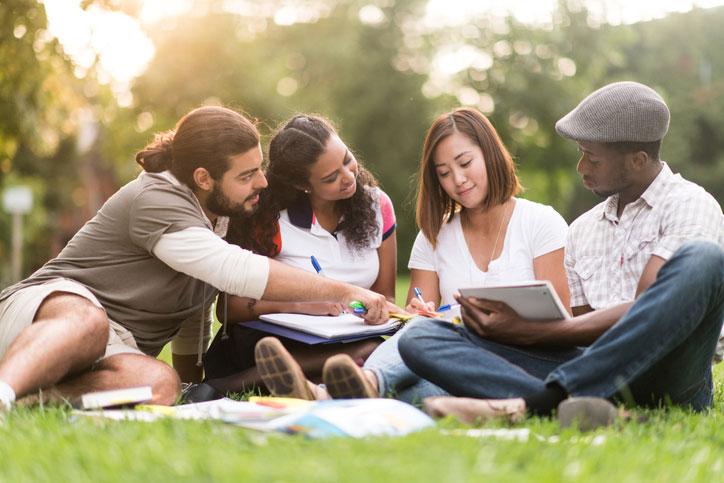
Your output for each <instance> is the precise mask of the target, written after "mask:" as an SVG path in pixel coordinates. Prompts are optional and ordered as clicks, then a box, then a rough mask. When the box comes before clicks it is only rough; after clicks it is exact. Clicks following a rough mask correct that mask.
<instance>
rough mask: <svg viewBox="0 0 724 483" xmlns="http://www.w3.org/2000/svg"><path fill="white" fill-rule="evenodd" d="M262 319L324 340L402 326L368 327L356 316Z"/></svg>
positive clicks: (393, 323) (271, 316)
mask: <svg viewBox="0 0 724 483" xmlns="http://www.w3.org/2000/svg"><path fill="white" fill-rule="evenodd" d="M260 319H261V320H263V321H264V322H268V323H270V324H275V325H280V326H282V327H286V328H289V329H293V330H296V331H299V332H305V333H307V334H312V335H315V336H318V337H322V338H324V339H345V338H350V337H355V338H361V337H365V336H373V335H382V334H387V333H389V332H390V331H392V330H394V329H395V328H397V327H398V326H399V325H400V321H399V320H396V319H390V320H389V321H387V322H385V323H384V324H380V325H367V324H365V322H364V320H363V319H362V318H361V317H357V316H356V315H354V314H342V315H338V316H324V315H303V314H265V315H262V316H260Z"/></svg>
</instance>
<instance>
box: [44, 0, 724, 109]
mask: <svg viewBox="0 0 724 483" xmlns="http://www.w3.org/2000/svg"><path fill="white" fill-rule="evenodd" d="M43 3H44V4H45V6H46V10H47V14H48V21H49V31H50V34H51V35H54V36H55V37H57V38H58V39H59V40H60V42H61V43H62V44H63V47H64V48H65V50H66V52H67V53H68V55H70V57H71V58H72V59H73V61H74V63H75V64H76V66H77V68H76V75H77V76H78V77H82V76H83V75H84V74H85V72H86V70H87V69H88V68H89V67H90V66H91V65H92V64H93V61H94V59H95V56H96V55H98V60H99V64H100V69H99V73H100V74H99V75H100V77H101V78H100V79H99V80H100V81H101V82H103V83H111V84H112V85H113V87H114V91H115V92H116V95H117V96H118V99H119V102H120V103H121V104H127V103H130V102H131V98H130V94H129V87H130V83H131V81H132V80H133V79H134V78H135V77H137V76H138V75H140V74H141V73H142V72H143V71H144V69H145V68H146V66H147V65H148V63H149V61H150V60H151V58H152V57H153V54H154V47H153V44H152V43H151V41H150V39H149V38H148V37H147V36H146V34H145V33H144V32H143V29H142V28H141V24H150V23H153V22H157V21H159V20H162V19H163V18H166V17H169V16H173V15H179V14H183V13H185V12H187V11H188V10H189V9H190V8H191V7H192V5H193V3H194V2H193V0H141V8H140V11H139V18H138V19H136V18H133V17H130V16H129V15H127V14H125V13H122V12H109V11H106V10H103V9H100V8H98V7H95V6H92V7H90V8H89V9H87V10H82V9H81V8H80V6H79V5H80V0H43ZM227 3H228V4H229V8H230V9H231V10H232V11H243V10H244V9H249V8H252V9H255V10H256V12H255V13H257V14H258V13H262V12H259V11H258V10H259V9H260V8H261V7H260V4H259V3H256V2H249V1H246V0H236V1H231V2H227ZM321 3H323V2H320V4H321ZM373 3H374V2H371V5H370V6H369V7H370V8H367V7H363V8H362V9H361V11H360V19H361V20H362V21H366V22H370V23H374V22H375V19H376V18H377V17H378V16H379V15H380V14H381V10H379V9H378V8H376V7H374V5H372V4H373ZM584 3H585V4H586V6H587V7H588V9H589V10H590V12H591V13H592V15H594V16H595V18H597V19H598V21H600V22H604V21H605V22H609V23H613V24H618V23H634V22H637V21H641V20H650V19H653V18H659V17H662V16H664V15H666V14H667V13H669V12H685V11H688V10H690V9H691V8H693V7H701V8H709V7H714V6H718V5H724V0H696V1H692V0H637V1H635V2H632V1H630V0H599V1H585V2H584ZM262 5H263V4H262ZM267 5H268V4H267ZM501 5H504V6H501ZM555 6H556V0H508V1H507V2H499V1H494V0H429V2H428V6H427V9H426V14H425V17H424V18H423V19H422V22H423V23H424V25H425V27H427V28H433V29H434V28H436V27H441V26H450V25H456V24H463V23H465V22H468V21H469V20H470V19H471V18H472V17H474V16H477V15H481V14H486V13H487V14H493V15H500V16H503V15H506V14H507V13H508V12H510V13H512V14H513V15H514V16H515V17H516V18H517V19H519V20H520V21H522V22H526V23H538V24H546V23H547V22H548V21H549V19H550V15H551V12H552V11H553V9H554V8H555ZM273 17H274V20H275V21H276V22H277V23H279V24H289V23H294V22H295V21H298V20H305V15H304V13H303V12H301V11H300V9H299V8H296V9H295V7H294V2H292V1H290V2H287V3H286V4H285V5H284V6H283V7H282V8H280V9H278V10H277V11H276V12H274V14H273ZM377 20H379V19H377ZM139 22H140V23H139ZM448 62H449V63H450V62H452V63H455V59H452V60H450V59H448ZM453 70H454V69H453Z"/></svg>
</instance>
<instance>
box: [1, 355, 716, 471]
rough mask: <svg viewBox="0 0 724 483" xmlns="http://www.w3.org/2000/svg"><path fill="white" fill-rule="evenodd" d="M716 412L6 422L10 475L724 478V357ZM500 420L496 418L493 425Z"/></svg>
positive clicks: (34, 415)
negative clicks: (561, 423)
mask: <svg viewBox="0 0 724 483" xmlns="http://www.w3.org/2000/svg"><path fill="white" fill-rule="evenodd" d="M716 373H717V374H716V379H717V386H718V389H717V399H716V405H715V408H714V409H713V410H712V411H711V412H709V413H707V414H691V413H688V412H685V411H681V410H678V409H671V410H657V411H650V412H647V414H648V415H649V416H650V419H649V420H648V421H647V422H646V423H627V424H623V425H621V426H620V427H617V428H609V429H603V430H598V431H595V432H592V433H580V432H578V431H576V430H572V429H567V430H564V431H561V430H560V428H559V427H558V425H557V424H556V423H555V422H553V421H549V420H542V419H530V420H528V421H526V422H525V423H522V424H518V425H516V426H515V427H526V428H530V430H531V437H530V438H529V440H528V441H527V442H517V441H500V440H494V439H480V438H472V437H468V436H457V435H450V434H445V433H446V432H449V430H451V429H458V428H463V426H460V425H458V424H456V423H453V422H452V421H443V422H441V423H439V424H438V427H437V428H435V429H430V430H426V431H423V432H420V433H415V434H411V435H408V436H406V437H400V438H370V439H365V440H354V439H331V440H317V441H311V440H305V439H303V438H301V437H296V436H295V437H291V436H284V435H277V434H271V435H267V434H260V433H256V432H253V431H248V430H243V429H240V428H236V427H234V426H229V425H225V424H223V423H211V422H191V421H174V420H165V421H160V422H155V423H140V422H126V423H122V422H113V421H96V420H90V419H82V418H81V419H78V418H74V417H72V416H71V415H70V414H69V413H68V412H67V411H65V410H63V409H50V410H48V409H46V410H39V409H36V410H15V411H14V412H13V413H11V414H10V415H9V417H8V420H7V421H6V422H5V424H4V425H0V455H2V460H1V462H0V481H68V480H72V481H91V480H92V481H138V480H143V481H171V480H173V481H217V480H226V481H360V482H368V481H435V482H437V481H484V480H485V479H487V478H490V481H496V482H498V481H503V482H505V481H520V480H526V481H544V482H545V481H587V482H588V481H592V482H598V481H600V482H605V483H610V482H613V481H615V482H619V481H662V482H668V481H670V482H680V481H702V482H712V481H722V475H723V474H724V431H722V427H724V394H722V382H723V381H724V365H722V364H720V365H719V366H718V367H717V368H716ZM494 426H495V425H491V427H494Z"/></svg>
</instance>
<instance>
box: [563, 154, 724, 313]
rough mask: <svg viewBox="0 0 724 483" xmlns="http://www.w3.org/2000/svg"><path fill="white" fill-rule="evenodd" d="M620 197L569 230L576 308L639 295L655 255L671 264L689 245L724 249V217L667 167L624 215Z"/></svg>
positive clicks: (569, 260) (568, 250)
mask: <svg viewBox="0 0 724 483" xmlns="http://www.w3.org/2000/svg"><path fill="white" fill-rule="evenodd" d="M617 209H618V195H613V196H610V197H609V198H607V199H606V200H605V201H603V202H602V203H600V204H598V205H596V206H595V207H594V208H592V209H591V210H589V211H587V212H586V213H584V214H583V215H581V216H580V217H578V218H577V219H576V220H575V221H574V222H573V223H572V224H571V226H570V228H569V230H568V241H567V245H566V257H565V266H566V273H567V275H568V284H569V286H570V289H571V306H572V307H578V306H583V305H590V306H591V307H592V308H593V309H602V308H606V307H611V306H614V305H618V304H621V303H625V302H630V301H632V300H634V298H635V297H636V287H637V285H638V282H639V278H641V274H642V273H643V270H644V267H645V266H646V263H647V262H648V261H649V258H651V255H656V256H658V257H661V258H663V259H665V260H668V259H669V258H670V257H671V255H672V254H673V253H674V252H675V251H676V250H677V249H678V248H679V247H680V246H681V245H682V244H683V243H684V242H686V241H690V240H709V241H712V242H715V243H718V244H719V246H724V216H723V215H722V210H721V207H720V206H719V203H717V201H716V200H715V199H714V197H713V196H711V195H710V194H709V193H707V192H706V191H705V190H704V189H703V188H702V187H701V186H699V185H697V184H694V183H692V182H690V181H687V180H685V179H684V178H682V177H681V175H679V174H674V173H672V172H671V169H670V168H669V167H668V165H666V163H664V167H663V169H662V170H661V172H660V173H659V175H658V176H657V177H656V179H654V181H653V182H652V183H651V184H650V185H649V187H648V188H647V189H646V191H644V193H643V194H642V195H641V197H640V198H639V199H637V200H636V201H634V202H633V203H629V204H628V205H626V207H625V208H624V210H623V213H621V216H620V217H619V216H618V215H617Z"/></svg>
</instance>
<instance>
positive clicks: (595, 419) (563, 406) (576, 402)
mask: <svg viewBox="0 0 724 483" xmlns="http://www.w3.org/2000/svg"><path fill="white" fill-rule="evenodd" d="M618 415H619V414H618V410H617V409H616V406H614V405H613V404H611V402H610V401H608V400H606V399H603V398H600V397H571V398H568V399H565V400H563V401H562V402H561V403H560V404H559V405H558V421H559V422H560V425H561V427H562V428H567V427H569V426H574V425H575V426H577V427H578V429H580V430H581V431H590V430H592V429H596V428H600V427H603V426H611V425H612V424H613V423H614V422H615V421H616V419H617V417H618Z"/></svg>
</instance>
